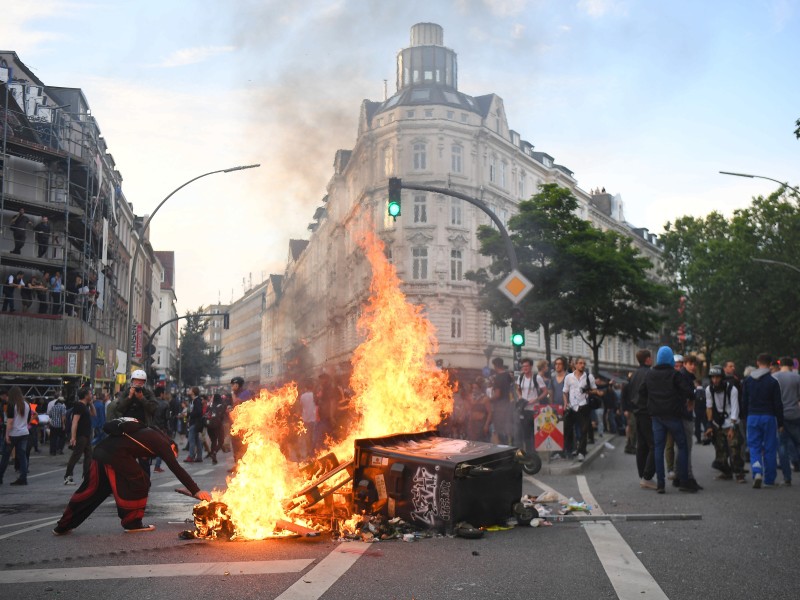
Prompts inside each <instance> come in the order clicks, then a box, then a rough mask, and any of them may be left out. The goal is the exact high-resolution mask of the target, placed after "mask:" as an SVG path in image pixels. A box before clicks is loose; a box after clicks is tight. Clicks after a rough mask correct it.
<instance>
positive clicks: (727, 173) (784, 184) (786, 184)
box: [720, 171, 800, 194]
mask: <svg viewBox="0 0 800 600" xmlns="http://www.w3.org/2000/svg"><path fill="white" fill-rule="evenodd" d="M720 173H721V174H722V175H733V176H735V177H747V178H749V179H766V180H767V181H774V182H775V183H778V184H780V185H782V186H783V187H787V188H789V189H790V190H794V191H795V192H797V193H798V194H800V189H798V188H796V187H794V186H791V185H789V184H788V183H784V182H783V181H778V180H777V179H773V178H772V177H764V176H763V175H748V174H747V173H731V172H730V171H720Z"/></svg>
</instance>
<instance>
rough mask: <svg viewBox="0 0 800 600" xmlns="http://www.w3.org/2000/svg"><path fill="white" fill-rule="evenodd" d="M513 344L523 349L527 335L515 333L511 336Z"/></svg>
mask: <svg viewBox="0 0 800 600" xmlns="http://www.w3.org/2000/svg"><path fill="white" fill-rule="evenodd" d="M511 343H512V344H513V345H514V346H517V347H522V346H524V345H525V334H523V333H520V332H519V331H515V332H514V333H512V334H511Z"/></svg>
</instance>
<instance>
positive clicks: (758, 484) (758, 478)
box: [753, 473, 764, 489]
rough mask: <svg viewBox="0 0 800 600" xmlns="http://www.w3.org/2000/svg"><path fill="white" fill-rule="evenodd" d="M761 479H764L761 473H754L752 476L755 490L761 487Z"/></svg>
mask: <svg viewBox="0 0 800 600" xmlns="http://www.w3.org/2000/svg"><path fill="white" fill-rule="evenodd" d="M763 478H764V477H763V476H762V475H761V473H756V474H755V475H753V487H754V488H756V489H758V488H760V487H761V480H762V479H763Z"/></svg>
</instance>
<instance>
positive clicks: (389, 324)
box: [214, 233, 453, 539]
mask: <svg viewBox="0 0 800 600" xmlns="http://www.w3.org/2000/svg"><path fill="white" fill-rule="evenodd" d="M361 247H362V249H363V250H364V252H365V254H366V256H367V258H368V260H369V262H370V264H371V266H372V283H371V286H370V297H369V300H368V303H367V306H366V307H365V309H364V311H363V314H362V317H361V319H360V320H359V322H358V328H359V332H360V333H362V334H363V335H364V337H365V339H364V341H363V342H362V343H361V345H360V346H359V347H358V348H357V349H356V351H355V353H354V355H353V359H352V366H353V371H352V376H351V379H350V387H351V389H352V390H353V392H354V396H353V398H352V401H351V413H352V418H351V419H350V428H349V430H348V432H347V434H346V436H345V438H344V439H342V440H340V441H338V442H336V443H335V445H334V446H333V447H331V448H327V449H324V450H322V451H321V452H320V455H319V456H318V457H317V458H320V457H322V455H323V454H327V453H329V452H333V453H334V454H335V455H336V457H337V458H338V460H339V462H340V463H344V462H346V461H349V460H351V459H352V457H353V452H354V441H355V440H356V439H359V438H364V437H379V436H384V435H389V434H393V433H398V432H403V433H411V432H419V431H426V430H429V429H433V428H435V427H436V426H437V425H438V424H439V422H440V421H441V419H442V418H443V417H444V416H445V415H446V414H448V413H450V412H451V411H452V406H453V392H452V389H451V388H450V385H449V382H448V377H447V374H446V373H445V372H443V371H440V370H438V369H437V368H436V366H435V364H434V362H433V358H432V357H433V355H434V354H435V353H436V351H437V348H438V345H437V341H436V336H435V331H434V328H433V325H432V324H431V323H430V321H428V320H427V319H426V318H425V316H424V314H423V311H422V308H421V307H419V306H414V305H412V304H410V303H409V302H408V301H407V300H406V297H405V295H404V294H403V293H402V292H401V291H400V280H399V278H398V277H397V273H396V271H395V269H394V266H393V265H391V264H390V263H389V262H388V261H387V259H386V257H385V255H384V248H383V244H382V243H381V242H380V240H378V239H377V238H376V237H375V236H374V235H373V234H371V233H368V234H366V235H365V236H364V238H363V240H362V242H361ZM296 400H297V387H296V385H295V384H294V383H290V384H288V385H286V386H284V387H283V388H280V389H278V390H276V391H274V392H271V391H268V390H262V391H261V392H260V393H259V395H258V397H257V398H255V399H254V400H252V401H249V402H245V403H243V404H240V405H238V406H237V407H236V409H235V410H234V411H233V419H234V423H233V427H232V432H233V433H234V434H237V435H243V436H244V440H245V441H246V442H247V451H246V453H245V454H244V456H243V457H242V459H241V460H240V462H239V464H238V465H237V469H236V474H235V475H234V476H232V477H230V478H229V481H228V488H227V489H226V490H224V491H223V492H216V493H215V494H214V500H215V501H219V502H222V503H223V504H225V505H227V507H228V514H229V515H230V519H231V521H232V522H233V524H234V526H235V530H236V536H235V537H237V538H244V539H264V538H266V537H271V536H274V535H276V529H278V526H277V524H278V522H279V521H282V520H284V521H285V520H291V521H293V522H294V523H299V524H302V525H306V526H308V527H313V526H314V523H312V522H311V521H309V520H306V519H305V518H304V517H303V514H302V509H303V506H304V502H303V501H302V499H301V500H300V501H297V499H296V497H297V492H298V490H302V489H303V488H304V487H305V486H307V485H308V484H309V481H310V477H311V475H310V474H309V469H304V470H301V465H299V464H298V463H295V462H293V461H291V460H290V459H289V458H287V456H286V453H285V452H284V449H283V448H282V446H283V445H284V444H285V441H286V439H287V438H288V437H290V436H292V435H294V434H295V433H296V432H297V431H298V430H302V429H303V425H302V423H299V424H298V423H295V422H293V420H292V418H291V417H290V415H291V414H292V411H291V409H292V407H293V405H294V404H295V402H296ZM342 473H343V474H345V475H346V472H345V471H343V472H342ZM340 480H341V478H340ZM332 482H334V483H330V482H329V483H328V485H335V480H332ZM293 498H295V501H292V499H293ZM317 527H319V525H318V524H317Z"/></svg>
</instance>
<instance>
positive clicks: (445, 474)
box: [353, 431, 522, 533]
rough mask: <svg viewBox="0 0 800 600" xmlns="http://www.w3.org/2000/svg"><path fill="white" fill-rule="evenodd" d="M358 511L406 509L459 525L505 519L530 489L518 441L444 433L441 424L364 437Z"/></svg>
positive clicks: (444, 528)
mask: <svg viewBox="0 0 800 600" xmlns="http://www.w3.org/2000/svg"><path fill="white" fill-rule="evenodd" d="M353 462H354V467H355V471H354V477H353V504H354V509H355V511H356V512H358V513H362V514H363V513H366V514H383V515H385V516H387V517H389V518H394V517H400V518H401V519H404V520H405V521H407V522H409V523H413V524H415V525H417V526H421V527H426V528H429V529H436V530H438V531H441V532H445V533H453V532H454V528H455V526H456V525H457V524H458V523H461V522H469V523H471V524H473V525H475V526H477V527H482V526H486V525H492V524H495V523H503V524H504V523H505V522H506V521H507V520H508V519H509V518H510V517H513V516H514V512H513V507H514V504H515V503H517V502H519V499H520V497H521V496H522V465H521V463H520V459H519V456H518V454H517V448H515V447H513V446H497V445H494V444H489V443H486V442H475V441H470V440H457V439H450V438H443V437H439V436H438V435H437V433H436V432H435V431H429V432H423V433H408V434H397V435H390V436H386V437H379V438H367V439H360V440H356V442H355V456H354V460H353Z"/></svg>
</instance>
